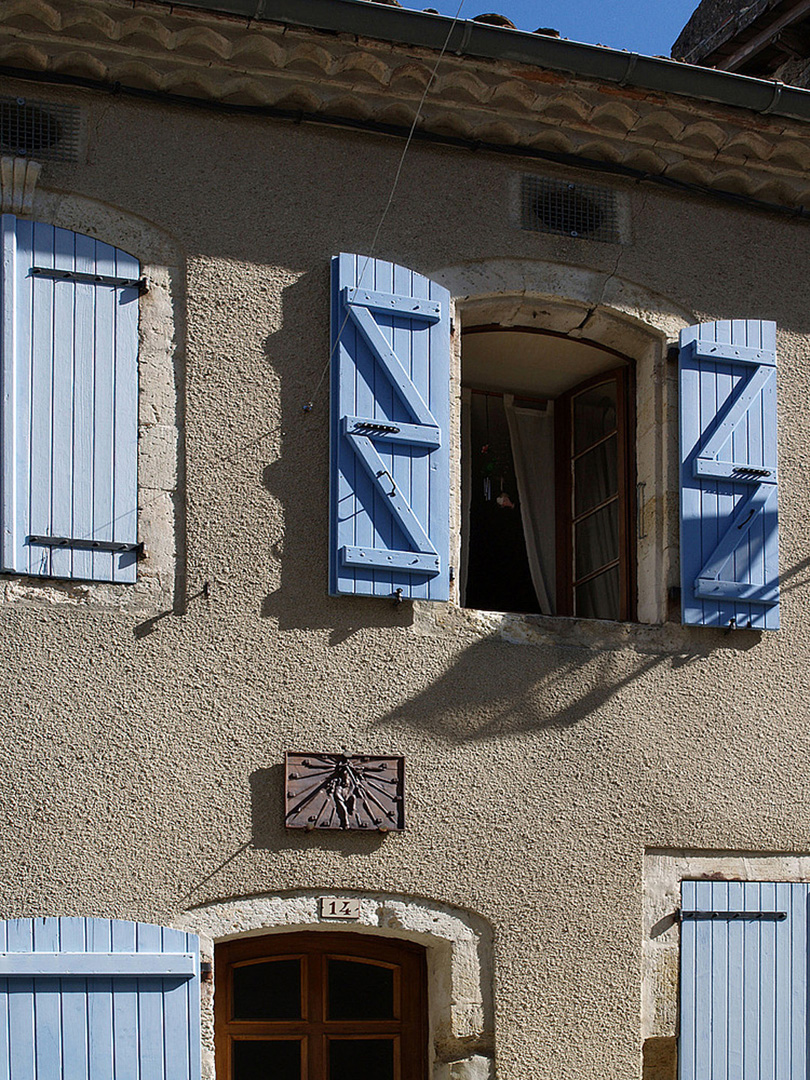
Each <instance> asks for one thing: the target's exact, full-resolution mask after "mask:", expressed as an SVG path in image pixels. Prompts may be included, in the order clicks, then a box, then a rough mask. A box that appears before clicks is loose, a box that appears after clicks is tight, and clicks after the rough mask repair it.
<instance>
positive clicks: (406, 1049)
mask: <svg viewBox="0 0 810 1080" xmlns="http://www.w3.org/2000/svg"><path fill="white" fill-rule="evenodd" d="M282 957H283V958H285V959H293V958H297V957H300V958H301V961H302V967H301V994H302V1009H301V1012H302V1018H301V1019H300V1020H235V1019H234V1018H233V975H232V973H233V969H234V967H235V966H238V965H241V964H243V963H244V962H245V961H251V960H253V961H261V960H273V959H281V958H282ZM327 959H335V960H348V961H360V962H366V963H373V964H378V965H380V966H384V967H390V968H393V969H394V1013H395V1016H394V1018H393V1019H390V1020H329V1019H327V1017H326V1008H327V974H328V971H327V962H326V961H327ZM214 964H215V973H216V990H215V994H214V1033H215V1034H214V1041H215V1058H216V1074H217V1078H218V1080H234V1078H233V1053H232V1047H233V1043H234V1041H236V1040H239V1039H264V1040H271V1039H274V1038H282V1039H287V1040H289V1041H293V1040H295V1039H300V1040H301V1042H302V1053H301V1080H327V1076H328V1040H329V1039H330V1037H335V1038H341V1037H343V1038H348V1037H350V1038H357V1039H363V1038H368V1039H372V1038H375V1037H378V1038H390V1039H392V1041H393V1042H394V1047H395V1054H394V1080H424V1078H425V1077H426V1075H427V1031H428V1021H427V965H426V961H425V951H424V949H423V948H421V946H419V945H415V944H412V943H411V942H407V941H393V940H391V939H380V938H377V937H371V936H364V935H358V934H351V933H348V932H346V933H341V932H339V931H337V932H330V931H324V932H317V931H301V932H294V933H290V934H271V935H267V936H264V937H258V938H243V939H238V940H236V941H229V942H223V943H222V944H219V945H217V946H216V949H215V954H214ZM397 1014H398V1015H397Z"/></svg>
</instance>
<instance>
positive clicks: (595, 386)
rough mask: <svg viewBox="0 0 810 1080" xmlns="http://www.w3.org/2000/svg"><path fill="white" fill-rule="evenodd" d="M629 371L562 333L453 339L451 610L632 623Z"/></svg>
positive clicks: (620, 360)
mask: <svg viewBox="0 0 810 1080" xmlns="http://www.w3.org/2000/svg"><path fill="white" fill-rule="evenodd" d="M632 374H633V373H632V369H631V367H630V364H629V362H628V361H627V360H626V359H625V358H624V357H622V356H621V355H620V354H618V353H616V352H614V351H613V350H610V349H607V348H605V347H603V346H600V345H598V344H595V343H593V342H585V341H581V340H574V339H571V338H569V337H567V336H565V335H562V334H554V333H549V332H538V331H535V330H533V329H528V328H525V327H499V326H480V327H474V328H472V329H470V330H467V331H465V334H464V338H463V343H462V381H463V387H464V392H463V413H462V493H463V505H462V567H461V581H460V585H461V598H462V603H463V604H464V606H466V607H472V608H479V609H483V610H488V611H514V612H525V613H539V614H544V615H574V616H578V617H580V618H595V619H631V618H634V615H635V612H634V601H635V581H634V563H635V553H634V539H635V534H634V530H633V528H632V522H633V513H634V506H633V492H634V483H633V479H634V476H633V451H632V429H633V423H632V421H633V382H632Z"/></svg>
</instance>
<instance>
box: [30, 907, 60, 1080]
mask: <svg viewBox="0 0 810 1080" xmlns="http://www.w3.org/2000/svg"><path fill="white" fill-rule="evenodd" d="M33 929H34V953H35V954H36V953H38V952H52V951H55V950H56V949H58V948H59V921H58V919H34V925H33ZM35 990H36V996H35V1008H34V1039H35V1045H36V1070H37V1080H60V1078H61V1075H62V1038H61V1035H62V1031H61V1028H62V1023H61V1020H62V1017H61V996H62V995H61V993H60V985H59V979H58V978H45V979H37V981H36V986H35Z"/></svg>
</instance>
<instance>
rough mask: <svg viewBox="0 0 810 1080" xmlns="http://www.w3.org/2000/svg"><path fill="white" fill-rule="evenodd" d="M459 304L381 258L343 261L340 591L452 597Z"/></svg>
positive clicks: (337, 418) (339, 291)
mask: <svg viewBox="0 0 810 1080" xmlns="http://www.w3.org/2000/svg"><path fill="white" fill-rule="evenodd" d="M449 301H450V296H449V293H448V292H447V290H446V289H443V288H442V287H441V286H440V285H437V284H435V282H432V281H430V280H429V279H428V278H425V277H422V276H421V274H416V273H414V272H413V271H411V270H406V269H404V268H402V267H400V266H394V265H393V264H392V263H388V262H383V261H382V260H381V259H368V258H365V257H364V256H361V255H339V256H337V257H336V258H335V259H333V265H332V445H331V470H332V476H331V515H330V517H331V535H330V592H331V593H332V594H341V593H353V594H357V595H363V596H387V597H397V596H401V597H404V598H412V599H422V600H446V599H447V598H448V595H449V566H448V547H449V491H450V487H449V451H448V424H449V413H450V315H449Z"/></svg>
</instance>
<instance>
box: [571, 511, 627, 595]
mask: <svg viewBox="0 0 810 1080" xmlns="http://www.w3.org/2000/svg"><path fill="white" fill-rule="evenodd" d="M574 531H575V534H576V535H575V539H574V554H575V558H576V571H575V573H576V578H577V580H579V579H580V578H584V577H585V576H586V575H588V574H592V573H593V572H594V571H595V570H600V569H601V568H602V567H603V566H606V565H607V564H608V563H611V562H613V561H614V559H617V558H618V557H619V503H618V501H616V502H612V503H610V504H609V505H608V506H603V507H602V509H601V510H597V511H596V513H594V514H591V515H590V516H589V517H586V518H583V519H582V521H579V522H577V524H576V525H575V526H574Z"/></svg>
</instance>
